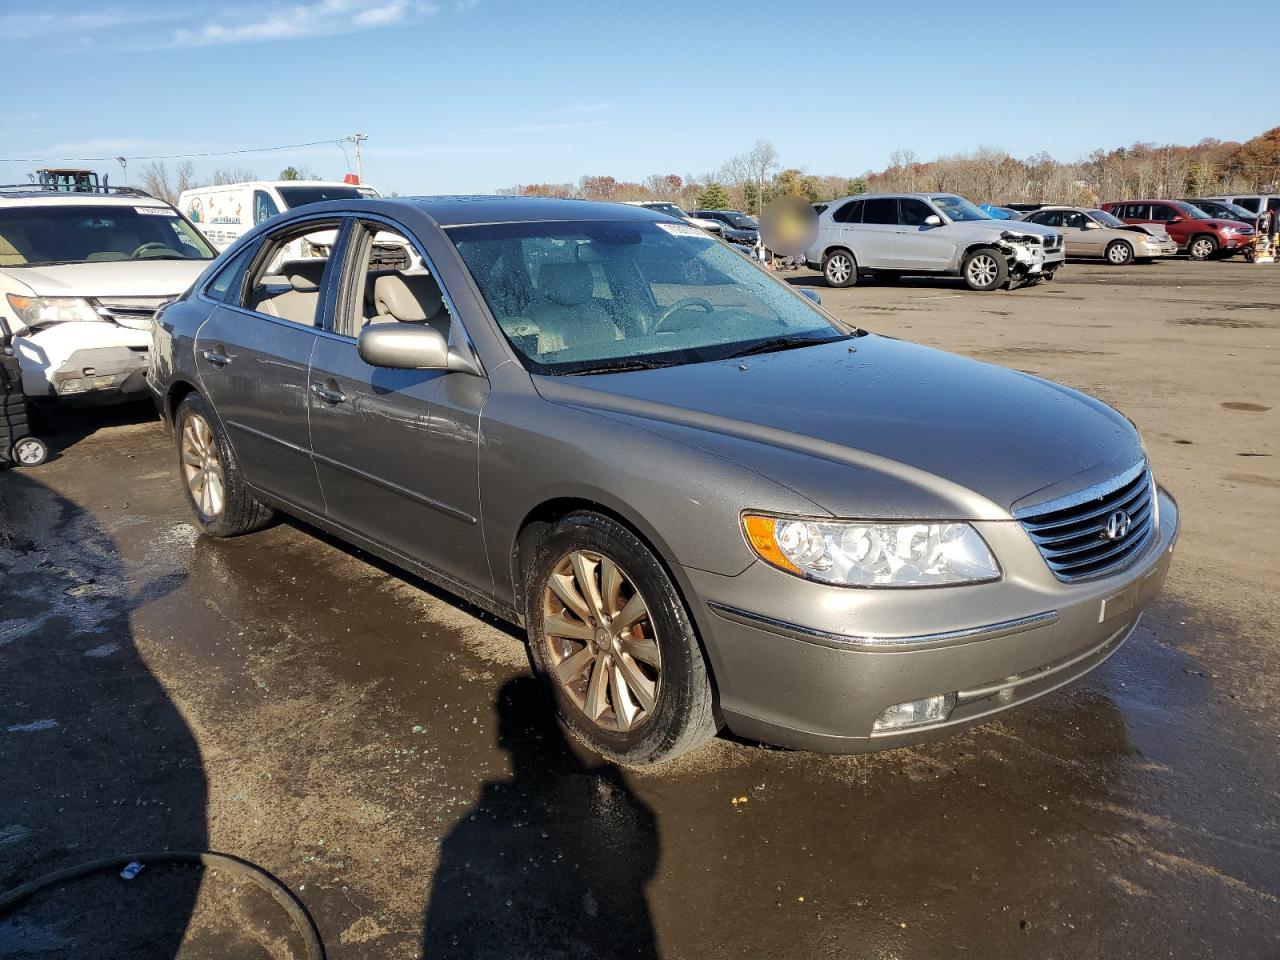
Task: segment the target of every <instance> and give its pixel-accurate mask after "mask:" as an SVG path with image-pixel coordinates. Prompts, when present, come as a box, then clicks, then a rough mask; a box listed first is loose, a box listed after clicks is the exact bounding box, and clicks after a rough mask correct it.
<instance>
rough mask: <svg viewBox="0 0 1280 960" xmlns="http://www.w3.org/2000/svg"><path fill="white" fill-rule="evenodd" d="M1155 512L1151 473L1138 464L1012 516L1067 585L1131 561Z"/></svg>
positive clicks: (1150, 530)
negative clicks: (1074, 492)
mask: <svg viewBox="0 0 1280 960" xmlns="http://www.w3.org/2000/svg"><path fill="white" fill-rule="evenodd" d="M1155 509H1156V503H1155V487H1154V484H1153V483H1152V479H1151V470H1150V469H1149V468H1148V467H1147V465H1146V463H1140V464H1138V465H1137V466H1136V467H1134V468H1133V469H1131V470H1128V471H1126V472H1125V473H1123V474H1121V475H1120V476H1118V477H1115V478H1114V479H1112V480H1109V481H1107V482H1105V483H1100V484H1098V485H1097V486H1095V487H1090V488H1088V489H1087V490H1082V491H1080V492H1079V493H1076V494H1072V495H1070V496H1068V497H1062V498H1060V499H1058V500H1051V501H1049V502H1047V503H1040V504H1036V505H1034V506H1031V507H1026V508H1024V509H1022V510H1019V511H1017V513H1016V514H1015V516H1017V518H1018V520H1019V521H1020V522H1021V523H1022V526H1023V528H1024V529H1025V530H1026V531H1027V534H1028V535H1029V536H1030V537H1031V540H1032V542H1034V543H1035V545H1036V547H1038V548H1039V550H1040V555H1041V556H1042V557H1044V562H1045V563H1047V564H1048V565H1049V569H1050V570H1052V571H1053V573H1054V575H1055V576H1056V577H1057V578H1058V579H1059V580H1063V581H1066V582H1068V583H1069V582H1071V581H1074V580H1088V579H1090V578H1093V577H1100V576H1103V575H1105V574H1108V573H1111V572H1112V571H1114V570H1117V569H1119V568H1120V567H1122V566H1124V565H1125V564H1126V563H1128V562H1129V561H1131V560H1133V559H1135V558H1136V557H1137V556H1138V554H1139V553H1141V551H1142V548H1143V547H1144V546H1146V545H1147V543H1149V542H1150V540H1151V538H1152V536H1153V534H1154V532H1155V525H1156V516H1155ZM1120 514H1123V515H1124V517H1127V521H1125V520H1122V519H1121V518H1120ZM1108 524H1111V528H1110V530H1108ZM1122 527H1123V528H1124V529H1123V532H1120V528H1122ZM1117 533H1119V535H1116V534H1117Z"/></svg>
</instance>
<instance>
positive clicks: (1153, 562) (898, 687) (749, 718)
mask: <svg viewBox="0 0 1280 960" xmlns="http://www.w3.org/2000/svg"><path fill="white" fill-rule="evenodd" d="M1159 504H1160V507H1159V510H1160V513H1159V521H1160V526H1159V535H1158V536H1157V537H1156V538H1154V539H1153V540H1152V543H1151V545H1150V546H1149V547H1148V548H1147V549H1146V550H1145V552H1144V553H1143V555H1142V556H1141V558H1139V559H1138V560H1137V561H1136V562H1134V563H1133V564H1132V565H1130V566H1129V567H1127V568H1125V569H1124V570H1122V571H1119V572H1117V573H1114V574H1111V575H1108V576H1106V577H1102V578H1100V579H1097V580H1093V581H1088V582H1082V583H1071V584H1067V583H1062V582H1060V581H1058V580H1057V579H1056V578H1055V577H1054V576H1053V574H1052V573H1051V572H1050V571H1049V569H1048V567H1047V566H1046V565H1045V563H1044V561H1043V559H1042V558H1041V556H1040V554H1039V552H1038V551H1037V550H1036V548H1035V546H1034V545H1033V544H1032V543H1031V541H1030V539H1029V538H1028V537H1027V536H1026V535H1025V533H1024V532H1023V530H1022V528H1021V526H1020V525H1019V524H1017V523H1016V522H1000V523H983V524H975V526H977V527H978V528H979V532H981V533H982V535H983V537H984V539H986V540H987V542H988V543H989V544H990V545H991V546H992V548H993V550H994V551H995V552H996V555H997V556H998V557H999V558H1000V560H1001V563H1002V566H1003V568H1004V577H1003V578H1002V579H1001V580H1000V581H997V582H993V583H987V584H975V585H972V586H964V587H950V588H939V589H924V590H858V589H844V588H838V587H831V586H826V585H822V584H817V583H813V582H810V581H804V580H799V579H796V578H792V577H789V576H788V575H786V574H783V573H781V572H779V571H777V570H774V569H772V568H771V567H768V566H766V565H764V564H763V563H757V564H755V565H753V566H751V567H749V568H748V569H747V570H746V571H745V572H743V573H741V574H739V575H738V576H736V577H723V576H718V575H715V574H710V573H705V572H702V571H695V570H690V569H688V568H684V569H683V570H682V573H683V574H684V576H685V577H686V578H687V580H688V586H689V589H690V591H691V592H690V595H691V596H694V597H697V598H699V602H698V604H697V605H696V607H695V610H694V614H695V619H696V620H697V621H698V625H699V628H700V630H701V633H702V637H703V640H704V642H705V645H706V648H707V653H708V655H709V657H710V659H711V663H712V669H713V671H714V673H715V678H716V685H717V688H718V692H719V697H720V710H721V714H722V716H723V719H724V721H725V723H726V724H727V725H728V727H729V728H730V729H731V730H733V731H734V732H735V733H737V734H739V735H741V736H746V737H751V738H753V739H758V740H763V741H767V742H770V743H776V744H780V745H782V746H788V747H796V748H800V749H809V750H820V751H824V752H832V753H857V752H862V751H867V750H880V749H886V748H889V747H895V746H901V745H904V744H907V743H914V742H919V741H921V740H926V739H933V738H935V737H937V736H939V735H940V734H945V733H949V732H953V731H955V730H957V729H960V728H962V727H965V726H968V725H971V724H973V723H976V722H978V721H981V720H983V719H986V718H988V717H990V716H992V715H994V714H997V713H1000V712H1002V711H1004V710H1008V709H1010V708H1012V707H1014V706H1017V705H1018V704H1021V703H1026V702H1028V701H1030V700H1033V699H1035V698H1037V697H1040V696H1043V695H1044V694H1046V693H1049V692H1051V691H1052V690H1056V689H1058V688H1059V687H1061V686H1063V685H1065V684H1067V683H1070V682H1072V681H1073V680H1076V679H1078V678H1080V677H1082V676H1083V675H1085V674H1086V673H1088V672H1089V671H1090V670H1092V669H1093V668H1094V667H1096V666H1098V665H1099V664H1101V663H1102V662H1103V661H1105V660H1106V659H1107V657H1109V656H1110V655H1111V654H1112V653H1114V652H1115V651H1116V650H1117V649H1119V647H1120V645H1121V644H1122V643H1124V641H1125V639H1126V638H1127V637H1128V636H1129V634H1130V633H1131V632H1132V630H1133V628H1134V626H1136V624H1137V622H1138V619H1139V617H1140V616H1141V615H1142V611H1143V609H1144V608H1145V607H1146V605H1147V604H1148V603H1149V602H1150V600H1151V599H1152V598H1153V597H1154V596H1155V595H1156V593H1157V592H1158V591H1159V589H1160V586H1161V584H1163V582H1164V578H1165V574H1166V572H1167V570H1168V566H1169V561H1170V557H1171V554H1172V550H1173V544H1174V541H1175V540H1176V538H1177V534H1178V509H1177V505H1176V504H1175V502H1174V501H1173V498H1172V497H1170V496H1169V495H1168V493H1167V492H1165V491H1160V493H1159ZM779 578H784V579H783V580H780V579H779ZM784 583H785V584H786V586H787V589H779V588H780V587H781V586H783V585H784ZM950 693H954V694H957V704H956V707H955V709H954V710H953V711H952V713H951V715H950V717H949V718H948V719H947V720H946V721H945V722H942V723H935V724H932V725H930V726H921V727H916V728H910V729H908V730H905V731H901V732H897V731H894V732H889V733H875V734H873V732H872V728H873V725H874V723H875V721H876V718H877V717H879V716H880V714H881V713H882V712H883V711H884V710H885V709H886V708H888V707H890V706H892V705H894V704H898V703H905V702H907V701H910V700H918V699H923V698H925V697H932V696H937V695H939V694H950Z"/></svg>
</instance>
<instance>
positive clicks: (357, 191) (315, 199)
mask: <svg viewBox="0 0 1280 960" xmlns="http://www.w3.org/2000/svg"><path fill="white" fill-rule="evenodd" d="M378 196H381V194H379V193H378V191H377V190H376V189H374V188H373V187H372V186H370V185H369V184H367V183H359V184H352V183H344V182H342V181H340V180H247V181H245V182H243V183H226V184H221V185H219V186H212V187H197V188H195V189H194V190H184V191H182V193H181V194H180V195H179V196H178V209H179V210H181V211H182V212H183V213H184V214H185V215H186V216H187V217H188V218H189V219H190V220H191V222H192V223H194V224H197V225H198V226H199V227H200V229H201V230H202V231H203V232H204V235H205V236H206V237H208V238H209V241H210V242H211V243H212V244H213V245H214V246H215V247H217V248H218V249H219V250H225V249H227V247H229V246H231V244H233V243H234V242H235V241H236V240H238V239H240V237H241V236H243V235H244V234H245V233H248V232H249V231H250V230H252V229H253V228H254V227H256V226H257V225H258V224H260V223H262V222H263V221H264V220H270V219H271V218H272V217H274V216H275V215H276V214H278V213H283V212H284V211H285V210H292V209H294V208H296V207H301V206H305V205H306V204H308V203H319V202H320V201H322V200H359V199H360V198H362V197H378ZM330 242H332V241H330ZM319 252H321V253H322V254H323V255H327V253H328V251H319ZM311 253H312V251H309V250H301V249H296V250H290V251H288V256H287V258H288V259H298V258H301V257H305V256H309V255H310V254H311Z"/></svg>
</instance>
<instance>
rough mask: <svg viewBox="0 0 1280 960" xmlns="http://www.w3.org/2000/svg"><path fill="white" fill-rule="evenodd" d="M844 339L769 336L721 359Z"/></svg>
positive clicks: (811, 345)
mask: <svg viewBox="0 0 1280 960" xmlns="http://www.w3.org/2000/svg"><path fill="white" fill-rule="evenodd" d="M844 339H845V338H844V337H797V336H794V335H793V336H790V337H771V338H770V339H768V340H761V341H760V342H759V343H753V344H751V345H750V346H746V347H743V348H742V349H741V350H735V351H734V352H733V353H730V354H728V355H727V356H725V357H723V359H725V360H734V359H737V358H738V357H750V356H753V355H755V354H757V353H775V352H777V351H779V350H795V349H796V348H797V347H813V346H817V345H818V344H820V343H835V342H836V341H837V340H844Z"/></svg>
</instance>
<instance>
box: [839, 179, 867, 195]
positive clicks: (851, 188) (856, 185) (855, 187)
mask: <svg viewBox="0 0 1280 960" xmlns="http://www.w3.org/2000/svg"><path fill="white" fill-rule="evenodd" d="M844 189H845V193H846V194H848V195H850V196H854V195H856V194H859V193H866V192H867V181H865V180H863V179H862V178H861V177H852V178H850V180H849V182H848V183H846V184H845V185H844Z"/></svg>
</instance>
